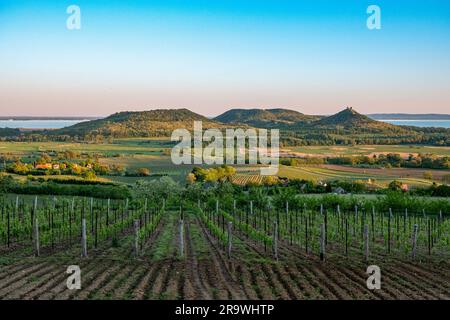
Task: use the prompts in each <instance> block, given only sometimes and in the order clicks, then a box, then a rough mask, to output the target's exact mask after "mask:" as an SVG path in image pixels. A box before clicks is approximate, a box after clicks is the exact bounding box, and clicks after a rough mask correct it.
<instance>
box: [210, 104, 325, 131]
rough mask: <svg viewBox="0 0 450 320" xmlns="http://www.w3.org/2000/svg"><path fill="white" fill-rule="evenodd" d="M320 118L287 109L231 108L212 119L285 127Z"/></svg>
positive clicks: (232, 122)
mask: <svg viewBox="0 0 450 320" xmlns="http://www.w3.org/2000/svg"><path fill="white" fill-rule="evenodd" d="M318 119H320V116H310V115H305V114H303V113H300V112H298V111H294V110H288V109H281V108H279V109H231V110H228V111H226V112H225V113H223V114H221V115H219V116H217V117H215V118H214V120H216V121H219V122H223V123H229V124H247V125H250V126H253V127H259V128H273V127H287V126H290V125H293V124H297V123H299V122H301V123H306V122H311V121H314V120H318Z"/></svg>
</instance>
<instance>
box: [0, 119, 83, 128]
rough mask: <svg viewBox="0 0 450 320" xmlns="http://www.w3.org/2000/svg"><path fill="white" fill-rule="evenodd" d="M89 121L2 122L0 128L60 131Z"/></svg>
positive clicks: (0, 121)
mask: <svg viewBox="0 0 450 320" xmlns="http://www.w3.org/2000/svg"><path fill="white" fill-rule="evenodd" d="M83 121H88V120H0V128H21V129H60V128H64V127H68V126H72V125H74V124H76V123H79V122H83Z"/></svg>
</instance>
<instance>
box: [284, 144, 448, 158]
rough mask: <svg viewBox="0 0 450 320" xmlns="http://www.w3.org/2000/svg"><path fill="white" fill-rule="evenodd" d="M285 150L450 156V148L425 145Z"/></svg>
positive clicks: (306, 153) (309, 153) (321, 153)
mask: <svg viewBox="0 0 450 320" xmlns="http://www.w3.org/2000/svg"><path fill="white" fill-rule="evenodd" d="M285 150H289V151H290V152H295V153H298V155H302V156H315V157H319V156H323V157H328V156H329V157H335V156H350V155H355V156H357V155H366V156H371V155H374V154H377V155H378V154H387V153H398V154H401V155H402V156H405V157H407V156H409V155H410V154H414V155H417V154H419V153H422V154H425V153H433V154H435V155H438V156H450V147H437V146H423V145H355V146H301V147H287V148H285Z"/></svg>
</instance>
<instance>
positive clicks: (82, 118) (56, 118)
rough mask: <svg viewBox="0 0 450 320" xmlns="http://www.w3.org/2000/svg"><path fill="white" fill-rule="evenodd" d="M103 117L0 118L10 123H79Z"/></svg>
mask: <svg viewBox="0 0 450 320" xmlns="http://www.w3.org/2000/svg"><path fill="white" fill-rule="evenodd" d="M101 118H102V117H38V116H11V117H7V116H0V120H3V121H5V120H6V121H8V120H12V121H39V120H43V121H45V120H51V121H57V120H61V121H77V120H80V121H82V120H96V119H101Z"/></svg>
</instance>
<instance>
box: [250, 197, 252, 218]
mask: <svg viewBox="0 0 450 320" xmlns="http://www.w3.org/2000/svg"><path fill="white" fill-rule="evenodd" d="M250 215H251V216H252V215H253V201H252V200H250Z"/></svg>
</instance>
